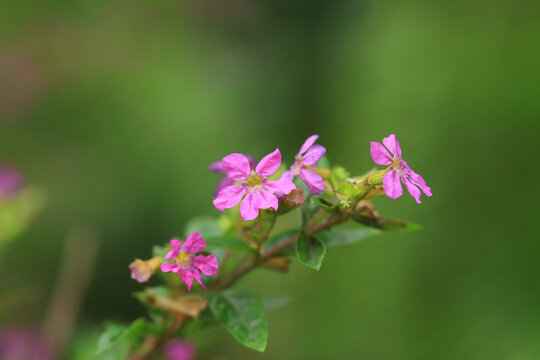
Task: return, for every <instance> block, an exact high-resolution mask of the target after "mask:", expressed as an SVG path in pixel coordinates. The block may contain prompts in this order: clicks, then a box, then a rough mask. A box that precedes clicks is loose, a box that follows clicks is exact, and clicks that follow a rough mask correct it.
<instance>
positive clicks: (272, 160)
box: [255, 149, 281, 176]
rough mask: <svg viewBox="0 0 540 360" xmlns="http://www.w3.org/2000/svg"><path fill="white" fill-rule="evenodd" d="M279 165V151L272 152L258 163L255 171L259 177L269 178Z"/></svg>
mask: <svg viewBox="0 0 540 360" xmlns="http://www.w3.org/2000/svg"><path fill="white" fill-rule="evenodd" d="M280 165H281V153H280V152H279V149H276V150H274V151H273V152H271V153H270V154H268V155H266V156H265V157H263V158H262V159H261V161H259V163H258V164H257V167H256V168H255V171H256V172H257V174H258V175H259V176H270V175H272V174H273V173H275V172H276V170H277V169H278V168H279V166H280Z"/></svg>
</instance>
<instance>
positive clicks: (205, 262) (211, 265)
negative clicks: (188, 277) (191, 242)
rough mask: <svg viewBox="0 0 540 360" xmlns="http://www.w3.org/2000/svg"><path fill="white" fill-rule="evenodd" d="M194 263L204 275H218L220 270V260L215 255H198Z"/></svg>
mask: <svg viewBox="0 0 540 360" xmlns="http://www.w3.org/2000/svg"><path fill="white" fill-rule="evenodd" d="M193 265H194V266H196V267H197V268H198V269H199V270H201V271H202V273H203V274H204V275H207V276H212V275H216V273H217V271H218V266H219V265H218V261H217V258H216V257H215V255H212V254H210V255H207V256H205V255H197V256H195V261H194V262H193Z"/></svg>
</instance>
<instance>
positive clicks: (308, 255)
mask: <svg viewBox="0 0 540 360" xmlns="http://www.w3.org/2000/svg"><path fill="white" fill-rule="evenodd" d="M325 254H326V247H325V246H324V244H323V243H322V242H321V241H320V240H319V239H317V238H316V237H314V236H308V235H305V234H301V235H300V237H299V238H298V240H297V241H296V256H297V257H298V260H300V262H301V263H302V264H304V265H306V266H309V267H310V268H313V269H315V270H319V269H320V268H321V264H322V261H323V259H324V255H325Z"/></svg>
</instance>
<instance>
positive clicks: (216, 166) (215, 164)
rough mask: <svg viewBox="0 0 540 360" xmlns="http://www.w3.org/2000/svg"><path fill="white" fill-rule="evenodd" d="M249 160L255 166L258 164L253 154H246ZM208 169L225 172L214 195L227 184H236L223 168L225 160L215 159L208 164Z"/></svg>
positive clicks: (220, 172) (217, 172)
mask: <svg viewBox="0 0 540 360" xmlns="http://www.w3.org/2000/svg"><path fill="white" fill-rule="evenodd" d="M246 157H247V159H248V161H249V165H250V166H251V167H252V168H254V167H255V166H256V164H257V163H256V162H255V159H254V158H253V157H252V156H249V155H246ZM208 170H210V171H212V172H214V173H216V174H224V175H225V176H224V177H222V178H221V179H220V180H219V183H218V185H217V187H216V192H215V194H214V195H216V194H217V193H218V192H219V191H220V190H221V189H223V188H225V187H227V186H231V185H234V180H233V179H231V178H229V177H228V176H227V175H226V172H225V169H224V168H223V161H215V162H213V163H211V164H210V165H208Z"/></svg>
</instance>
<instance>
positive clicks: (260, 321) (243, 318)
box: [210, 289, 268, 352]
mask: <svg viewBox="0 0 540 360" xmlns="http://www.w3.org/2000/svg"><path fill="white" fill-rule="evenodd" d="M210 309H211V310H212V313H213V314H214V316H215V317H216V318H217V319H218V320H219V321H221V322H222V323H223V325H225V327H226V328H227V330H228V331H229V332H230V333H231V334H232V335H233V336H234V337H235V338H236V340H238V341H239V342H240V343H241V344H243V345H245V346H247V347H249V348H251V349H254V350H257V351H261V352H262V351H264V349H265V348H266V341H267V338H268V323H267V322H266V314H265V311H264V307H263V304H262V302H261V300H260V299H259V298H258V297H256V296H254V295H252V294H251V293H249V292H247V291H244V290H237V289H229V290H226V291H224V292H221V293H214V294H212V297H211V300H210Z"/></svg>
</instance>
